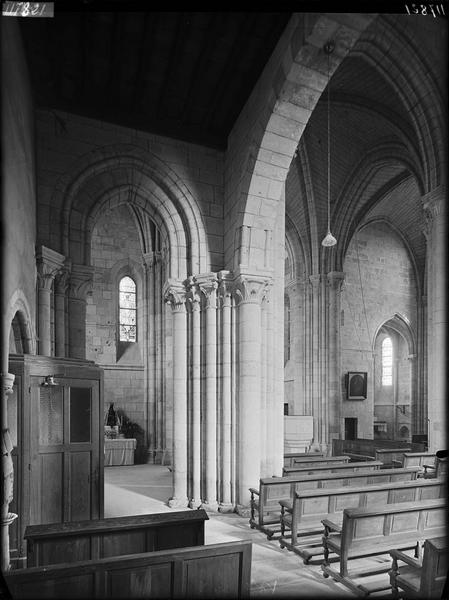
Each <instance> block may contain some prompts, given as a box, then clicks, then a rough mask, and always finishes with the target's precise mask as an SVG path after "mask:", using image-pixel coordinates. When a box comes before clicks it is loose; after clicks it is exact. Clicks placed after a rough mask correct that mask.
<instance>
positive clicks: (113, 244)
mask: <svg viewBox="0 0 449 600" xmlns="http://www.w3.org/2000/svg"><path fill="white" fill-rule="evenodd" d="M91 261H92V266H94V267H95V271H94V276H93V277H94V279H93V288H92V294H91V295H88V297H87V311H86V312H87V322H86V358H87V359H89V360H93V361H95V362H96V363H98V364H99V365H101V366H102V367H103V368H104V403H105V410H106V409H107V407H108V406H109V403H110V402H114V404H115V408H116V409H122V410H123V411H125V413H126V415H127V416H128V417H129V418H130V419H131V420H132V421H134V422H136V423H137V424H138V425H140V426H141V427H142V429H145V428H146V419H147V402H146V400H147V399H146V395H145V389H144V372H143V368H144V364H143V346H144V328H143V318H142V313H143V306H144V298H143V285H142V272H141V271H142V251H141V248H140V245H139V238H138V234H137V229H136V225H135V222H134V221H133V220H132V216H131V214H130V212H129V209H128V208H127V206H125V205H123V204H122V205H119V206H117V207H116V208H114V209H108V210H105V211H104V212H103V213H102V214H101V216H100V218H99V219H98V221H97V224H96V226H95V228H94V230H93V233H92V243H91ZM124 275H129V276H130V277H133V279H134V280H135V282H136V284H137V311H138V323H137V340H138V341H137V342H136V343H133V344H127V345H126V347H124V348H120V347H119V344H118V318H117V317H118V284H119V280H120V279H121V277H123V276H124Z"/></svg>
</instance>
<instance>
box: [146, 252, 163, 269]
mask: <svg viewBox="0 0 449 600" xmlns="http://www.w3.org/2000/svg"><path fill="white" fill-rule="evenodd" d="M142 258H143V264H144V266H145V267H146V268H147V269H149V270H151V269H152V268H153V267H155V266H156V265H158V264H159V263H160V262H161V261H162V253H161V252H145V253H144V254H143V255H142Z"/></svg>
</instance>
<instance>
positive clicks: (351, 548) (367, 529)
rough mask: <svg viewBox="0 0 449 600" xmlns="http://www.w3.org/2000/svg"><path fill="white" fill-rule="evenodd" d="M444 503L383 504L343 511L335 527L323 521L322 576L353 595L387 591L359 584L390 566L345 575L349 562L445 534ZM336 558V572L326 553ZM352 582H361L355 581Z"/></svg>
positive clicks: (386, 584) (385, 585) (381, 584)
mask: <svg viewBox="0 0 449 600" xmlns="http://www.w3.org/2000/svg"><path fill="white" fill-rule="evenodd" d="M446 511H447V500H446V499H445V498H440V499H438V500H424V501H423V502H420V503H419V505H417V504H416V503H415V502H401V503H397V504H387V505H384V506H380V507H378V508H377V509H376V508H372V507H367V508H345V509H344V511H343V523H342V525H339V524H337V523H334V522H332V521H330V520H328V519H323V525H324V536H323V547H324V552H323V553H324V562H323V564H322V565H321V568H322V570H323V574H324V577H329V576H331V577H332V578H333V579H335V580H336V581H339V582H341V583H343V584H344V585H346V586H347V587H348V588H349V589H350V590H351V591H353V592H355V593H356V594H357V595H361V596H367V595H368V594H370V593H371V592H374V591H381V590H385V589H389V588H390V583H389V581H388V582H386V581H385V582H383V581H376V582H371V584H370V583H368V582H366V580H365V582H363V577H366V576H368V575H374V574H379V573H385V572H386V571H388V570H389V569H390V566H391V564H387V563H383V564H382V563H379V562H376V563H375V564H373V565H370V566H368V568H367V567H364V568H358V569H357V570H354V569H353V570H351V572H349V565H348V562H349V561H350V560H351V559H356V558H361V557H368V556H376V555H381V554H388V553H389V552H390V550H393V549H398V550H410V549H413V548H416V546H417V544H419V543H420V542H421V541H423V540H424V539H427V538H430V537H438V536H441V535H444V534H445V532H446ZM330 552H335V553H336V554H337V555H338V556H339V563H340V564H339V569H338V570H337V569H336V568H335V567H331V566H330V564H329V553H330ZM356 579H362V581H361V582H360V581H359V582H357V581H356Z"/></svg>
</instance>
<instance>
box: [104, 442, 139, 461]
mask: <svg viewBox="0 0 449 600" xmlns="http://www.w3.org/2000/svg"><path fill="white" fill-rule="evenodd" d="M136 446H137V440H136V439H134V438H115V439H105V440H104V466H105V467H111V466H114V465H133V464H134V451H135V449H136Z"/></svg>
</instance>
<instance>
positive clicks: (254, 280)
mask: <svg viewBox="0 0 449 600" xmlns="http://www.w3.org/2000/svg"><path fill="white" fill-rule="evenodd" d="M272 284H273V281H272V279H271V278H268V277H260V276H259V275H239V276H238V277H237V278H236V279H235V280H234V295H235V298H236V301H237V303H238V304H243V303H253V304H261V302H262V300H264V298H265V297H266V296H267V295H268V292H269V288H270V286H271V285H272Z"/></svg>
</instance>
